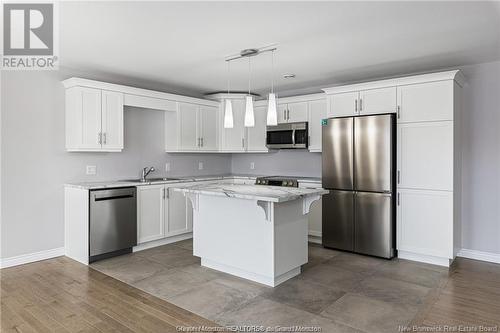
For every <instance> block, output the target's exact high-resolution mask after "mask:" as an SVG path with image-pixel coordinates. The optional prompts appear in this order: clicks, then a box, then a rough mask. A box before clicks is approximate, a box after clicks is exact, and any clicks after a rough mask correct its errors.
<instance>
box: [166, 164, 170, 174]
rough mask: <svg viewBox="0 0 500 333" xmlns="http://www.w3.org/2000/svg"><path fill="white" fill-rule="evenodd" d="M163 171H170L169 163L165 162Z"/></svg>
mask: <svg viewBox="0 0 500 333" xmlns="http://www.w3.org/2000/svg"><path fill="white" fill-rule="evenodd" d="M165 171H166V172H170V163H168V162H167V163H165Z"/></svg>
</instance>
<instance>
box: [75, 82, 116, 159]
mask: <svg viewBox="0 0 500 333" xmlns="http://www.w3.org/2000/svg"><path fill="white" fill-rule="evenodd" d="M65 113H66V150H68V151H106V152H115V151H121V150H122V149H123V94H122V93H119V92H115V91H106V90H101V89H94V88H87V87H80V86H76V87H71V88H69V89H67V90H66V110H65Z"/></svg>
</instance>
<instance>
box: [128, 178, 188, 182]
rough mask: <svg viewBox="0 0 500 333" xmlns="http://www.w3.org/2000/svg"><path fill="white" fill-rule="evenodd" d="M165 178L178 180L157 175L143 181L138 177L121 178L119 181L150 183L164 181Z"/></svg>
mask: <svg viewBox="0 0 500 333" xmlns="http://www.w3.org/2000/svg"><path fill="white" fill-rule="evenodd" d="M167 180H179V178H167V177H157V178H146V180H145V181H142V180H141V179H140V178H136V179H123V180H121V181H122V182H128V183H152V182H164V181H167Z"/></svg>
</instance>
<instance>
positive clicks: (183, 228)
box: [166, 184, 193, 237]
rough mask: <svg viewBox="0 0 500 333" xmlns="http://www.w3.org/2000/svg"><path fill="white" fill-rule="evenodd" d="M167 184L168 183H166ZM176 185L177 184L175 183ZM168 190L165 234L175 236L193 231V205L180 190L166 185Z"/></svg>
mask: <svg viewBox="0 0 500 333" xmlns="http://www.w3.org/2000/svg"><path fill="white" fill-rule="evenodd" d="M167 186H168V185H167ZM176 186H179V184H177V185H176ZM166 191H168V192H167V193H168V207H169V211H168V216H167V223H166V228H167V230H166V236H168V237H170V236H176V235H180V234H184V233H187V232H191V231H193V207H192V205H191V201H190V200H189V199H187V198H186V197H185V196H184V194H183V193H182V192H178V191H174V190H173V189H169V188H168V187H166Z"/></svg>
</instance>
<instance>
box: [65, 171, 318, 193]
mask: <svg viewBox="0 0 500 333" xmlns="http://www.w3.org/2000/svg"><path fill="white" fill-rule="evenodd" d="M257 177H260V176H257V175H245V174H225V175H204V176H184V177H172V178H164V179H163V180H155V181H146V182H144V183H141V182H137V181H127V180H110V181H99V182H76V183H67V184H64V186H65V187H73V188H79V189H85V190H97V189H104V188H117V187H129V186H145V185H153V184H172V183H185V182H201V181H211V180H224V179H242V180H245V179H247V180H254V179H255V178H257ZM263 177H265V176H263ZM286 177H289V178H294V179H297V180H298V182H299V183H312V184H321V178H316V177H293V176H286ZM260 186H261V185H260Z"/></svg>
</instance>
